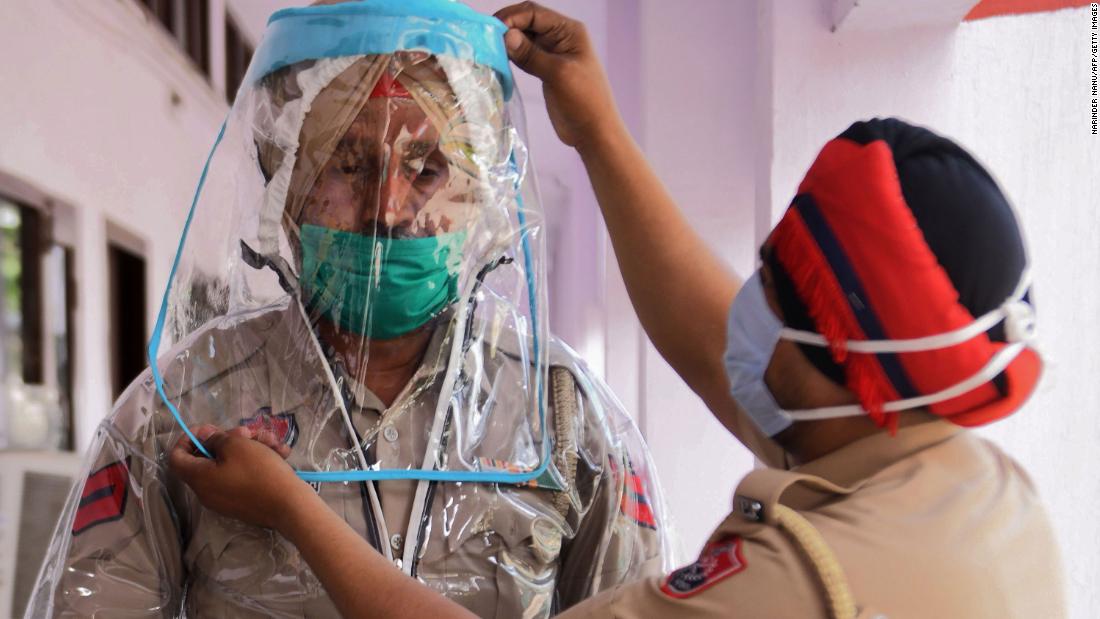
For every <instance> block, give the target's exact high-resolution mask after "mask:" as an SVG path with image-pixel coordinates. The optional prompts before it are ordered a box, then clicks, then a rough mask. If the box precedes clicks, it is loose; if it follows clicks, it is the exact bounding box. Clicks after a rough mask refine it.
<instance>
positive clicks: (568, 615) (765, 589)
mask: <svg viewBox="0 0 1100 619" xmlns="http://www.w3.org/2000/svg"><path fill="white" fill-rule="evenodd" d="M771 533H772V534H773V535H765V536H764V537H763V538H762V539H744V538H740V537H737V536H731V537H726V538H723V539H721V540H717V541H715V542H712V543H711V544H708V545H707V547H706V548H705V549H704V550H703V553H702V554H701V555H700V557H699V559H698V560H697V561H696V562H695V563H692V564H690V565H686V566H684V567H682V568H679V569H677V570H675V571H673V572H672V573H670V574H667V575H665V576H659V577H649V578H645V579H644V580H640V581H637V582H632V583H628V584H623V585H620V586H618V587H616V588H614V589H612V590H610V591H606V592H604V593H601V594H600V595H598V596H596V597H593V598H591V599H588V600H585V601H584V602H581V603H580V604H578V605H576V606H574V607H573V608H571V609H569V610H568V611H567V612H565V613H563V614H561V615H558V616H559V617H560V618H561V619H643V618H654V619H655V618H658V617H660V618H663V617H682V618H684V619H711V618H713V619H718V618H722V619H729V618H737V617H745V618H754V619H756V618H761V617H777V618H778V617H792V618H794V617H798V618H799V619H827V618H828V615H827V613H826V611H825V606H824V605H823V603H822V594H821V592H820V591H819V588H818V587H817V586H816V584H815V582H814V581H813V580H812V578H811V575H810V573H809V572H808V571H807V570H806V569H805V567H804V566H803V565H802V562H801V559H800V558H799V557H798V556H797V554H795V553H796V549H795V548H794V547H793V546H792V545H791V544H789V543H787V542H786V541H785V540H782V539H780V538H779V537H778V535H779V533H778V532H775V531H772V532H771Z"/></svg>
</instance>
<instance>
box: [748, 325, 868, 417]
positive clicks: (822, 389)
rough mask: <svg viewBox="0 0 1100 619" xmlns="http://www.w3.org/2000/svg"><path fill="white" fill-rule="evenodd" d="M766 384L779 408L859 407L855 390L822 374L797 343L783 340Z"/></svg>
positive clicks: (770, 363)
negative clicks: (854, 405) (851, 405)
mask: <svg viewBox="0 0 1100 619" xmlns="http://www.w3.org/2000/svg"><path fill="white" fill-rule="evenodd" d="M764 382H765V383H766V384H767V386H768V390H769V391H771V393H772V397H774V398H775V401H776V403H777V404H779V406H781V407H783V408H784V409H786V410H803V409H811V408H823V407H828V406H843V405H845V404H857V403H858V402H859V401H858V400H857V399H856V396H855V394H854V393H852V392H851V391H848V389H846V388H845V387H843V386H841V385H838V384H836V383H835V382H833V381H832V379H830V378H829V377H828V376H826V375H825V374H822V373H821V371H820V370H818V369H817V368H816V367H815V366H814V364H812V363H810V360H809V359H807V358H806V355H804V354H803V353H802V350H801V349H800V348H799V347H798V345H797V344H795V343H794V342H789V341H787V340H780V341H779V343H778V344H776V346H775V352H774V353H773V354H772V359H771V361H770V362H769V363H768V368H767V370H765V372H764Z"/></svg>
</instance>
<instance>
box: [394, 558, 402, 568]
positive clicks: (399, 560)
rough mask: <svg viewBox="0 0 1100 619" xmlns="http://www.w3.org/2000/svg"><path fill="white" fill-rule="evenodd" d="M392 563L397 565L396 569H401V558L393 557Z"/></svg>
mask: <svg viewBox="0 0 1100 619" xmlns="http://www.w3.org/2000/svg"><path fill="white" fill-rule="evenodd" d="M393 564H394V565H396V566H397V569H401V565H402V564H403V562H402V561H401V559H394V560H393Z"/></svg>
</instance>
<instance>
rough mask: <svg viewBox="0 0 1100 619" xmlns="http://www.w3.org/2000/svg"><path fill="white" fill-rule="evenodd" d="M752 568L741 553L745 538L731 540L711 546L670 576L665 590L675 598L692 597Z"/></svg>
mask: <svg viewBox="0 0 1100 619" xmlns="http://www.w3.org/2000/svg"><path fill="white" fill-rule="evenodd" d="M748 566H749V564H748V563H746V562H745V557H744V555H742V554H741V538H740V537H739V536H736V535H734V536H732V537H727V538H725V539H721V540H718V541H716V542H711V543H709V544H707V545H706V547H705V548H703V552H702V553H700V555H699V559H698V560H696V561H695V563H692V564H691V565H688V566H685V567H681V568H680V569H678V570H676V571H674V572H672V573H671V574H669V575H668V578H665V582H664V583H662V584H661V591H663V592H664V593H665V595H668V596H671V597H674V598H687V597H691V596H693V595H695V594H697V593H700V592H702V591H705V590H706V589H708V588H710V587H711V586H713V585H714V584H715V583H718V582H720V581H722V580H725V579H726V578H729V577H730V576H733V575H734V574H736V573H738V572H742V571H744V570H745V568H746V567H748Z"/></svg>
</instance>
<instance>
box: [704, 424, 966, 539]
mask: <svg viewBox="0 0 1100 619" xmlns="http://www.w3.org/2000/svg"><path fill="white" fill-rule="evenodd" d="M961 431H962V428H960V427H959V426H956V425H954V424H952V423H950V422H947V421H943V420H941V419H936V420H932V421H928V422H925V423H921V424H918V425H913V426H906V427H904V428H901V429H899V430H898V433H897V435H896V436H890V435H889V434H888V433H886V432H882V433H879V434H875V435H872V436H869V437H866V438H863V439H860V440H858V441H855V442H853V443H850V444H848V445H846V446H844V447H842V448H840V449H838V450H836V451H834V452H832V453H830V454H827V455H825V456H822V457H821V458H818V459H817V460H813V461H811V462H808V463H806V464H804V465H802V466H800V467H798V468H796V469H794V470H790V471H786V470H782V469H777V468H771V467H767V468H761V469H757V470H754V471H752V472H751V473H749V474H748V475H746V476H745V478H744V479H742V480H741V483H739V484H738V485H737V492H736V493H735V495H734V498H733V514H731V515H730V516H729V518H727V519H726V522H724V523H723V524H722V526H720V527H719V529H718V530H717V531H716V532H715V534H714V535H715V536H721V535H723V534H725V533H727V532H729V531H730V530H736V529H738V528H739V527H741V526H743V523H744V522H745V521H749V522H769V523H771V524H775V522H774V519H775V509H774V506H775V504H777V503H782V504H783V505H785V506H787V507H791V508H793V509H796V510H811V509H814V508H815V507H817V506H819V505H822V504H824V503H827V502H829V501H832V500H835V499H836V498H837V497H838V496H842V495H847V494H851V493H853V492H856V491H858V490H859V489H860V488H861V487H862V486H863V484H864V482H865V481H866V480H868V479H870V478H871V477H873V476H874V475H875V474H876V473H878V472H879V471H881V470H883V469H885V468H886V467H888V466H890V465H892V464H894V463H896V462H898V461H900V460H903V459H905V458H907V457H909V456H911V455H913V454H915V453H918V452H920V451H923V450H925V449H928V448H930V447H933V446H935V445H938V444H940V443H942V442H944V441H946V440H949V439H951V438H952V437H954V436H956V435H958V433H959V432H961Z"/></svg>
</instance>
